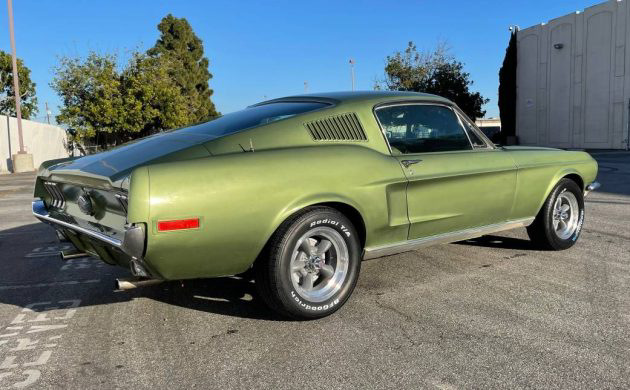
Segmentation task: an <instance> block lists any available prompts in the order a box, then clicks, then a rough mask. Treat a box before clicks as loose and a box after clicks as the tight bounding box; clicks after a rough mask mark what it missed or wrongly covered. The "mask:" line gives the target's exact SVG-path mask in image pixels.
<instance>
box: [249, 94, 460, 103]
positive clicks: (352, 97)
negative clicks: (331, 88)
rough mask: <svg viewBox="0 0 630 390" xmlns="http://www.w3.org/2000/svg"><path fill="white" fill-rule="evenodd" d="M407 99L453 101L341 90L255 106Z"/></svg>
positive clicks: (267, 101)
mask: <svg viewBox="0 0 630 390" xmlns="http://www.w3.org/2000/svg"><path fill="white" fill-rule="evenodd" d="M406 100H409V101H413V100H422V101H431V102H440V103H447V104H452V102H451V101H450V100H448V99H446V98H443V97H441V96H437V95H432V94H429V93H420V92H409V91H341V92H324V93H313V94H304V95H294V96H286V97H282V98H278V99H271V100H266V101H264V102H260V103H257V104H254V105H253V106H260V105H263V104H270V103H277V102H291V101H321V102H326V103H332V104H339V103H344V102H365V103H373V104H378V103H386V102H394V101H406Z"/></svg>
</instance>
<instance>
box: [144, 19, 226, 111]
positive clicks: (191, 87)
mask: <svg viewBox="0 0 630 390" xmlns="http://www.w3.org/2000/svg"><path fill="white" fill-rule="evenodd" d="M158 30H159V31H160V37H159V38H158V40H157V42H156V43H155V45H154V46H153V47H152V48H151V49H149V50H148V51H147V54H148V55H149V56H150V57H153V58H161V59H163V60H166V62H167V63H168V64H169V65H170V67H169V71H168V73H169V75H170V77H172V78H173V80H175V83H176V84H177V85H178V86H179V88H180V89H181V93H182V95H183V96H185V97H186V98H187V99H188V103H189V105H190V117H191V119H192V120H193V121H194V122H199V121H204V120H208V119H212V118H215V117H217V116H219V113H218V112H217V111H216V109H215V106H214V103H212V100H211V96H212V93H213V91H212V89H210V86H209V84H208V82H209V81H210V79H211V78H212V74H211V73H210V72H209V71H208V65H209V61H208V58H206V57H204V52H203V42H202V41H201V39H199V37H197V35H196V34H195V33H194V31H193V30H192V27H191V26H190V24H189V23H188V21H187V20H186V19H185V18H176V17H174V16H173V15H171V14H168V15H167V16H165V17H164V18H163V19H162V21H161V22H160V24H158Z"/></svg>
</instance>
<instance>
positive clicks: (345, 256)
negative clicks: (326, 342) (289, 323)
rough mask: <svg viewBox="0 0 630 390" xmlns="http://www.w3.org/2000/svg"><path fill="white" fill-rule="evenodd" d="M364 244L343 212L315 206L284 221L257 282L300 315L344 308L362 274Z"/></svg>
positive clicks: (276, 303) (268, 298)
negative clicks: (361, 257)
mask: <svg viewBox="0 0 630 390" xmlns="http://www.w3.org/2000/svg"><path fill="white" fill-rule="evenodd" d="M360 253H361V248H360V245H359V240H358V236H357V233H356V230H355V228H354V226H353V225H352V223H351V222H350V220H348V219H347V218H346V217H345V216H344V215H343V214H341V213H339V212H338V211H336V210H334V209H331V208H328V207H312V208H308V209H306V210H303V211H302V212H300V213H298V214H297V215H295V216H293V217H292V218H290V219H289V220H287V221H286V222H284V223H283V224H282V225H281V226H280V227H279V228H278V230H277V231H276V233H275V234H274V235H273V237H272V238H271V240H270V242H269V243H268V245H267V247H266V250H265V253H264V254H263V256H261V258H259V260H258V261H257V262H256V266H255V275H256V286H257V288H258V291H259V293H260V296H261V297H262V299H263V300H264V301H265V303H266V304H267V305H268V306H269V307H271V308H272V309H273V310H275V311H276V312H278V313H280V314H282V315H284V316H287V317H292V318H296V319H312V318H320V317H324V316H327V315H329V314H331V313H333V312H335V311H336V310H337V309H339V308H340V307H341V306H342V305H343V304H344V303H345V302H346V300H347V299H348V298H349V297H350V294H351V293H352V291H353V290H354V287H355V285H356V282H357V278H358V276H359V271H360V267H361V262H360Z"/></svg>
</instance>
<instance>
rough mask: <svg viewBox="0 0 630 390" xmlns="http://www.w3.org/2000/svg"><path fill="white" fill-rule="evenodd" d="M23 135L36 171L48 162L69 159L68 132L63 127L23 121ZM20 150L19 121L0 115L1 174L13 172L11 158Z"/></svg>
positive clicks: (25, 147)
mask: <svg viewBox="0 0 630 390" xmlns="http://www.w3.org/2000/svg"><path fill="white" fill-rule="evenodd" d="M22 133H23V134H22V135H23V139H24V149H25V150H26V152H27V153H30V154H32V155H33V165H34V166H35V169H37V167H39V165H40V164H41V163H43V162H44V161H46V160H52V159H55V158H62V157H68V151H67V150H66V143H67V138H66V132H65V130H64V129H62V128H61V127H59V126H53V125H48V124H45V123H39V122H33V121H28V120H24V119H23V120H22ZM19 149H20V144H19V138H18V130H17V119H16V118H13V117H7V116H4V115H0V174H3V173H11V172H12V171H13V167H12V162H11V156H12V155H14V154H16V153H17V152H18V150H19Z"/></svg>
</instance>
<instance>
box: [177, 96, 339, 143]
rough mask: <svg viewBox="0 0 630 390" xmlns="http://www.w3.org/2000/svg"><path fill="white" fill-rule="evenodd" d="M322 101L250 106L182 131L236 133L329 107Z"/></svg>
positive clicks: (218, 133) (217, 134)
mask: <svg viewBox="0 0 630 390" xmlns="http://www.w3.org/2000/svg"><path fill="white" fill-rule="evenodd" d="M328 105H329V104H327V103H320V102H278V103H269V104H263V105H260V106H253V107H248V108H246V109H244V110H241V111H236V112H233V113H230V114H226V115H223V116H222V117H220V118H217V119H214V120H211V121H210V122H206V123H203V124H201V125H198V126H193V127H189V128H186V129H183V130H181V131H182V132H190V133H201V134H209V135H216V136H217V137H219V136H223V135H228V134H232V133H236V132H238V131H241V130H245V129H248V128H250V127H255V126H260V125H265V124H268V123H271V122H275V121H279V120H281V119H286V118H290V117H292V116H295V115H298V114H303V113H305V112H309V111H314V110H318V109H320V108H324V107H327V106H328Z"/></svg>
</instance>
